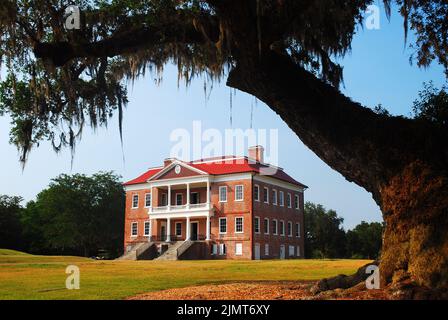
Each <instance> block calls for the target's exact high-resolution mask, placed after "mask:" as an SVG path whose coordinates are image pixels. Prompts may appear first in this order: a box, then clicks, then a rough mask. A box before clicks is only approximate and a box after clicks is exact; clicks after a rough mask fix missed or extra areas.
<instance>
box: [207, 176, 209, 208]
mask: <svg viewBox="0 0 448 320" xmlns="http://www.w3.org/2000/svg"><path fill="white" fill-rule="evenodd" d="M207 203H210V181H208V180H207Z"/></svg>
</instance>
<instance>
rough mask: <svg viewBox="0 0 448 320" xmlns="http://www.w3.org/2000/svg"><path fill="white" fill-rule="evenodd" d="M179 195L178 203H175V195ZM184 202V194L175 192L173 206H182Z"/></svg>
mask: <svg viewBox="0 0 448 320" xmlns="http://www.w3.org/2000/svg"><path fill="white" fill-rule="evenodd" d="M178 195H180V197H181V200H180V204H177V196H178ZM183 203H184V195H183V194H182V193H181V192H176V193H175V194H174V205H175V206H182V205H183Z"/></svg>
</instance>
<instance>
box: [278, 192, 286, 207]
mask: <svg viewBox="0 0 448 320" xmlns="http://www.w3.org/2000/svg"><path fill="white" fill-rule="evenodd" d="M278 202H279V204H280V206H281V207H283V206H284V205H285V194H284V193H283V191H280V196H279V199H278Z"/></svg>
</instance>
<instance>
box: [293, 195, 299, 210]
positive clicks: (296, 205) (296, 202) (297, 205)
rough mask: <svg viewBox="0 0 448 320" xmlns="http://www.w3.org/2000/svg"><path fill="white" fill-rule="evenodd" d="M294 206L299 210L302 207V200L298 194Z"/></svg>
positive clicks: (295, 196)
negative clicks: (300, 200)
mask: <svg viewBox="0 0 448 320" xmlns="http://www.w3.org/2000/svg"><path fill="white" fill-rule="evenodd" d="M294 208H296V209H297V210H299V209H300V202H299V195H298V194H296V195H294Z"/></svg>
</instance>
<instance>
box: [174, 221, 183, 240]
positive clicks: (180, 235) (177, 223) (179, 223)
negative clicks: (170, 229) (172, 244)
mask: <svg viewBox="0 0 448 320" xmlns="http://www.w3.org/2000/svg"><path fill="white" fill-rule="evenodd" d="M178 225H180V234H178V233H177V226H178ZM174 233H175V236H176V237H182V222H176V223H175V224H174Z"/></svg>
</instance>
